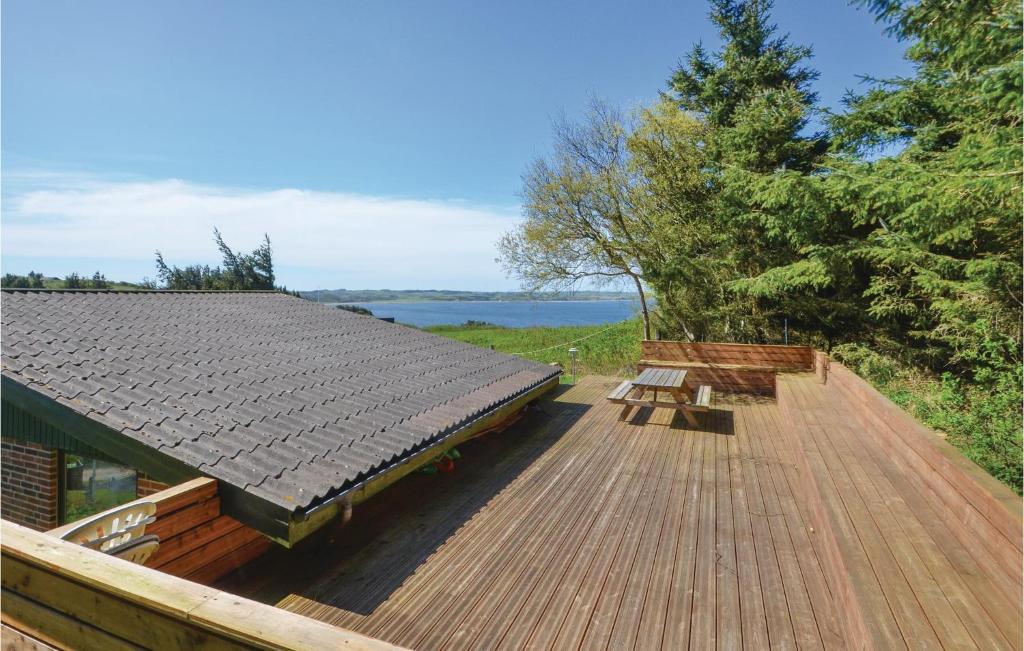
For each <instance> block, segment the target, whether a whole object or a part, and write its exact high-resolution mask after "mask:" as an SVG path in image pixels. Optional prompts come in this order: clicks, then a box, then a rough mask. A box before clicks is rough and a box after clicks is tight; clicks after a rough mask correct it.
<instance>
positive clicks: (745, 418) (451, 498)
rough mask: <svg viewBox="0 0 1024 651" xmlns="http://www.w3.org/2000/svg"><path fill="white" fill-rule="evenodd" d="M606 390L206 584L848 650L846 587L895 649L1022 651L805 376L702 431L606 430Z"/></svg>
mask: <svg viewBox="0 0 1024 651" xmlns="http://www.w3.org/2000/svg"><path fill="white" fill-rule="evenodd" d="M618 383H619V380H617V379H611V378H587V379H585V380H584V381H582V382H581V383H580V384H579V385H577V386H575V387H572V388H569V389H567V390H564V391H563V392H562V393H561V394H560V395H558V396H557V397H555V398H554V399H550V400H546V401H545V402H543V403H542V405H541V407H540V409H539V410H538V412H537V413H534V414H533V415H529V416H527V417H526V418H524V419H523V420H522V421H521V422H520V423H519V424H517V425H516V426H514V427H513V428H511V429H510V430H507V431H506V432H504V433H501V434H497V435H490V436H487V437H483V438H481V439H478V440H476V441H472V442H470V443H468V444H466V445H464V446H462V447H461V448H460V450H461V452H462V453H463V459H462V460H460V461H459V463H458V467H457V470H456V472H455V473H454V474H451V475H414V476H411V477H409V478H407V479H406V480H403V482H401V483H400V484H399V485H396V486H395V487H393V488H392V489H390V490H388V491H386V492H385V493H382V494H381V495H379V496H377V497H376V498H374V499H373V500H371V501H369V502H367V503H366V504H363V505H361V506H360V507H359V508H357V509H356V512H355V514H354V516H353V519H352V521H351V522H350V523H349V524H348V525H347V526H346V527H344V528H342V529H338V530H336V531H334V532H332V533H331V534H330V535H328V534H326V533H325V534H324V535H323V536H322V538H321V539H319V540H316V541H311V543H310V544H309V545H306V546H304V547H300V548H297V549H294V550H291V551H284V550H281V551H279V552H274V553H271V554H269V555H267V556H265V557H263V558H262V559H259V560H257V561H256V562H254V563H252V564H250V565H248V566H246V567H243V568H242V569H241V570H239V571H238V572H236V573H235V574H233V575H231V576H229V577H227V578H225V579H224V580H222V581H221V582H220V583H219V584H218V587H219V588H222V589H224V590H227V591H230V592H233V593H235V594H239V595H242V596H245V597H249V598H252V599H256V600H257V601H262V602H264V603H269V604H276V605H277V606H279V607H280V608H283V609H286V610H289V611H293V612H295V613H300V614H303V615H307V616H309V617H312V618H315V619H318V620H321V621H324V622H328V623H331V624H334V625H337V626H341V627H344V628H347V629H351V630H353V631H358V632H360V633H363V634H366V635H369V636H372V637H376V638H380V639H383V640H386V641H389V642H392V643H395V644H398V645H401V646H406V647H410V648H417V649H420V648H422V649H440V648H461V649H491V648H508V649H518V648H526V647H529V648H554V649H566V648H587V649H590V648H608V649H629V648H636V649H653V648H665V649H683V648H708V649H710V648H722V649H736V648H750V649H761V648H767V647H769V646H773V647H776V646H777V647H785V648H794V647H798V646H799V647H804V648H842V647H845V646H847V643H846V640H847V639H848V638H849V637H850V633H849V628H850V627H849V624H848V622H846V621H844V620H846V619H849V618H850V617H851V613H850V612H846V611H845V609H846V608H847V607H853V606H849V603H850V599H853V598H854V597H856V598H857V599H858V600H857V601H856V604H857V605H856V607H857V608H859V609H861V611H863V610H864V609H865V608H869V607H870V608H875V609H877V612H875V610H869V612H861V613H860V614H861V616H862V617H863V619H864V620H867V621H869V622H872V624H873V623H874V622H876V621H877V622H880V623H881V624H880V625H882V626H885V627H886V628H885V629H884V631H885V633H886V636H885V637H884V638H882V639H884V640H885V641H886V642H888V643H891V645H890V648H895V647H897V646H920V645H921V644H924V645H928V646H939V645H944V646H950V647H953V646H956V647H961V648H963V647H982V648H1015V647H1017V648H1019V645H1020V638H1021V626H1020V616H1019V607H1018V608H1015V606H1014V604H1013V603H1012V602H1011V600H1010V599H1009V597H1008V595H1007V594H1006V593H1005V590H1004V589H1003V587H1002V586H1000V587H997V588H993V587H992V585H991V582H990V581H989V580H988V579H987V578H986V575H985V572H984V571H983V570H982V569H979V568H978V567H976V564H972V560H971V554H970V550H967V549H965V548H964V546H963V545H962V544H961V543H960V542H958V540H957V539H956V538H955V537H954V536H953V535H952V534H948V533H944V525H943V524H942V521H941V519H940V518H938V517H937V516H936V514H934V513H933V512H932V511H930V510H929V509H930V508H931V507H930V506H929V503H928V502H927V501H926V500H924V498H922V497H921V496H920V495H917V493H916V491H915V489H914V488H913V487H911V486H909V485H908V484H907V482H906V481H902V480H901V476H900V474H899V472H898V471H897V469H896V468H895V467H894V466H891V464H889V463H887V460H886V458H885V455H884V454H883V453H881V452H879V451H878V450H875V449H874V448H872V447H870V446H861V447H858V445H857V431H856V426H855V425H853V423H854V420H853V419H852V418H851V416H850V414H848V413H845V412H844V411H843V410H841V409H835V408H834V407H832V406H830V405H829V404H828V397H827V396H826V395H825V394H824V393H823V387H822V386H821V385H820V384H817V382H816V380H815V379H814V376H813V375H812V374H809V373H808V374H800V375H790V376H783V377H782V378H780V383H779V391H780V402H779V404H777V403H776V401H775V400H774V399H770V398H759V397H749V396H747V397H743V396H729V395H722V394H719V393H718V392H716V394H715V398H714V401H713V403H712V409H711V411H709V412H708V413H707V414H706V415H705V417H704V418H701V421H702V423H701V426H700V427H698V428H692V427H690V426H688V425H686V422H685V420H684V419H683V418H682V417H681V416H680V415H679V414H676V413H674V412H671V411H669V410H657V411H654V412H652V411H651V410H650V409H641V410H639V411H638V412H636V413H634V415H633V418H632V419H631V420H630V421H629V422H620V421H618V420H617V415H618V411H619V407H618V406H616V405H612V404H609V403H607V402H606V401H605V399H604V398H605V396H606V395H607V394H608V392H609V391H610V390H611V389H613V388H614V387H615V386H616V385H617V384H618ZM782 391H786V392H788V393H787V396H786V398H785V401H784V400H783V397H782V396H781V392H782ZM780 404H781V405H782V406H784V407H787V408H788V409H790V411H789V412H787V411H785V410H784V409H780ZM793 407H798V408H799V410H801V411H800V413H801V414H805V415H806V422H803V423H801V424H800V427H799V430H800V431H796V429H795V428H794V426H793V425H792V421H790V420H787V419H788V418H792V408H793ZM812 449H813V454H814V456H813V459H811V461H813V463H815V464H817V463H818V462H819V460H820V462H821V464H822V466H821V467H820V468H819V467H817V466H816V467H813V468H809V467H808V465H807V463H808V457H809V454H808V450H812ZM794 450H799V451H800V453H799V454H800V457H799V458H797V457H795V456H794ZM823 469H827V470H829V471H830V474H829V477H830V478H831V479H830V480H832V481H834V482H835V484H834V488H835V489H836V490H837V492H836V494H834V495H833V494H829V495H827V496H825V498H827V499H828V500H829V503H830V504H831V505H832V506H834V507H835V508H837V509H841V511H842V513H843V514H848V515H849V517H851V518H852V519H853V520H855V522H854V524H853V528H854V530H852V531H846V532H841V533H843V534H844V535H847V536H848V538H846V539H844V541H845V542H844V544H845V546H846V547H845V548H843V549H840V550H839V553H842V554H845V555H846V556H844V557H843V558H847V557H852V558H853V559H854V560H855V561H857V562H861V563H862V564H861V565H859V566H857V568H858V571H859V572H861V573H862V574H863V576H861V577H860V578H859V579H858V580H860V581H861V582H862V583H864V585H858V586H855V588H856V589H857V590H855V591H854V592H853V593H852V594H853V595H854V597H850V596H849V595H848V594H847V593H849V592H850V590H851V588H850V587H849V586H846V585H845V584H843V585H837V579H836V578H835V577H836V576H837V574H836V572H835V568H836V565H835V563H836V549H835V543H834V541H832V540H831V539H830V540H826V539H825V534H824V532H822V530H821V528H819V527H816V526H815V523H816V522H817V521H818V518H820V517H822V514H823V512H822V511H821V510H820V505H821V502H822V499H823V498H822V497H821V496H820V495H819V494H818V493H815V494H816V495H818V497H817V498H816V499H807V497H808V492H807V491H808V490H811V489H813V490H816V491H818V490H821V489H820V488H815V487H814V486H813V484H809V474H808V473H811V472H816V471H822V470H823ZM825 515H826V516H827V515H828V514H827V513H826V514H825ZM829 533H830V535H831V533H832V532H829ZM851 555H852V556H851ZM849 562H850V561H847V564H849ZM840 576H841V575H840ZM830 577H832V578H830ZM1010 585H1011V586H1012V581H1011V582H1010ZM1019 587H1020V586H1019V584H1018V585H1017V589H1018V591H1019ZM869 597H870V598H872V599H874V601H870V602H866V601H865V599H866V598H869ZM836 604H839V605H838V606H837V605H836ZM865 604H867V605H865ZM1014 617H1016V621H1014ZM890 624H891V626H890ZM867 637H868V638H869V640H874V641H875V642H877V641H878V639H879V638H877V637H872V636H871V635H868V636H867Z"/></svg>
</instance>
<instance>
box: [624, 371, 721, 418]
mask: <svg viewBox="0 0 1024 651" xmlns="http://www.w3.org/2000/svg"><path fill="white" fill-rule="evenodd" d="M635 389H636V387H634V385H633V381H632V380H623V381H622V383H620V384H619V386H617V387H615V389H613V390H612V392H611V393H609V394H608V401H609V402H612V403H614V404H617V405H625V406H626V408H627V409H624V410H623V413H622V415H621V416H620V419H621V420H625V418H626V417H627V416H628V414H629V409H630V408H632V407H651V408H654V409H657V408H664V409H675V410H676V411H678V412H680V413H682V414H683V417H684V418H686V421H687V422H688V423H689V424H690V425H697V421H696V419H694V417H693V412H706V411H708V410H709V409H710V408H711V387H710V386H708V385H706V384H705V385H701V386H699V387H697V391H696V395H695V397H694V400H693V401H692V402H679V401H676V400H672V401H668V400H658V399H657V397H655V398H654V399H653V400H650V399H646V398H632V397H630V394H632V393H633V392H634V391H635Z"/></svg>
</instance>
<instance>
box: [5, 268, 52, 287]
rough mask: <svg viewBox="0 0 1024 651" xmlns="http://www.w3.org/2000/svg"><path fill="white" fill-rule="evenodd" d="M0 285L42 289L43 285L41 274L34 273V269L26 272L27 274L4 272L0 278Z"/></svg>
mask: <svg viewBox="0 0 1024 651" xmlns="http://www.w3.org/2000/svg"><path fill="white" fill-rule="evenodd" d="M0 286H2V287H18V288H23V289H42V288H43V287H44V285H43V274H41V273H36V272H35V271H30V272H28V275H27V276H19V275H17V274H4V276H3V278H2V279H0Z"/></svg>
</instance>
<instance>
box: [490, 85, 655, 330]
mask: <svg viewBox="0 0 1024 651" xmlns="http://www.w3.org/2000/svg"><path fill="white" fill-rule="evenodd" d="M628 136H629V125H628V124H627V123H626V121H625V120H624V119H623V116H622V115H621V114H620V113H619V112H618V111H616V110H615V109H613V108H611V107H609V106H608V105H606V104H604V103H602V102H600V101H597V100H592V101H591V104H590V107H589V110H588V111H587V114H586V116H585V118H584V119H583V120H582V121H581V122H572V121H570V120H567V119H565V118H563V119H561V120H560V121H559V122H558V123H556V125H555V129H554V140H555V142H554V148H553V152H552V154H551V155H550V156H549V157H548V158H546V159H545V158H542V159H539V160H537V161H536V162H534V163H533V165H532V166H530V168H529V169H528V170H527V172H526V173H525V174H524V175H523V199H524V206H523V209H524V213H525V217H526V219H525V220H524V221H523V222H522V223H521V224H519V225H518V226H517V227H516V228H515V229H513V230H512V231H510V232H508V233H506V234H505V236H504V237H503V238H502V239H501V241H500V242H499V243H498V249H499V254H500V260H501V262H502V264H503V265H504V267H505V269H506V270H507V271H508V272H509V273H511V274H513V275H515V276H516V277H518V278H519V279H520V280H521V281H522V283H523V285H524V287H526V288H527V289H529V290H539V289H542V288H547V289H566V288H571V287H574V286H576V285H577V284H578V283H580V282H581V281H583V280H590V281H591V282H594V283H596V284H597V285H602V284H608V283H611V282H614V281H616V280H627V281H629V282H631V283H632V285H633V286H634V287H635V288H636V292H637V296H638V297H639V299H640V307H641V311H642V314H643V320H644V336H645V337H647V338H648V339H650V338H651V324H650V314H649V312H648V307H647V296H646V290H645V283H644V272H643V265H642V263H641V261H642V260H643V257H644V256H645V255H647V254H648V253H649V249H650V247H648V246H647V245H646V244H647V242H649V240H650V235H651V231H652V226H651V224H650V223H649V222H648V221H647V220H646V219H645V218H644V217H643V216H642V215H641V214H638V211H636V210H634V209H633V204H632V196H633V188H634V186H635V185H636V184H637V183H638V179H637V177H636V175H635V174H634V172H633V171H632V170H631V165H630V164H629V153H628V148H627V139H628Z"/></svg>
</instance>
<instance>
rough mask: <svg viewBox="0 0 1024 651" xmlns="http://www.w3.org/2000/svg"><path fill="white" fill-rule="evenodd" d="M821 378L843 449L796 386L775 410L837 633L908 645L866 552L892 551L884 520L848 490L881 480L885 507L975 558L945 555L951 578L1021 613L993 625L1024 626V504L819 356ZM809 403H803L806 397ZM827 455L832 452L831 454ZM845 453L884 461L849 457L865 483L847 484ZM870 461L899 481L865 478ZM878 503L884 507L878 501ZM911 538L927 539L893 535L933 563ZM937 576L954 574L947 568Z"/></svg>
mask: <svg viewBox="0 0 1024 651" xmlns="http://www.w3.org/2000/svg"><path fill="white" fill-rule="evenodd" d="M814 370H815V372H816V375H817V380H818V381H819V382H821V383H823V384H824V385H825V386H824V387H823V388H822V391H823V392H824V394H823V395H824V397H825V398H827V401H828V402H833V403H835V404H836V405H843V407H844V408H843V409H842V412H841V413H842V418H848V419H849V423H848V424H847V425H846V427H848V428H850V430H851V431H853V432H855V436H853V437H852V438H847V439H845V440H844V439H842V437H841V436H839V435H829V434H827V433H826V430H827V429H828V428H829V424H828V423H829V421H828V420H827V419H828V416H827V415H825V416H822V415H820V414H818V413H817V412H805V411H804V410H803V409H802V408H801V398H800V397H798V394H797V393H794V391H796V390H795V389H793V387H792V385H788V384H787V385H785V386H786V388H785V389H783V390H781V391H780V393H779V395H778V404H779V409H780V411H781V413H782V414H783V416H784V417H785V419H786V421H787V426H786V427H785V428H784V431H785V433H786V435H787V438H788V439H789V444H790V446H791V449H792V450H793V451H794V455H793V461H794V466H795V469H796V474H795V478H796V480H797V482H798V485H799V488H800V491H801V493H802V494H803V496H804V499H805V500H806V508H807V517H808V523H809V525H810V526H811V527H812V531H814V532H815V536H814V539H815V540H816V543H815V544H816V546H817V547H818V552H819V554H820V559H821V563H822V567H823V569H824V570H825V572H826V575H827V576H828V579H829V585H830V588H831V590H832V595H833V601H834V603H835V605H836V607H837V610H838V611H839V613H840V615H841V618H840V621H839V622H838V624H839V626H840V627H841V628H842V629H843V634H844V637H845V638H846V640H847V643H848V645H849V646H851V647H855V648H891V647H892V646H893V644H894V640H895V641H899V644H902V641H901V640H902V637H901V632H900V631H899V630H898V627H897V625H896V624H895V620H894V619H893V615H891V614H889V610H888V609H889V605H886V599H887V598H888V597H887V596H884V595H883V592H884V591H883V590H882V589H881V588H880V587H879V586H880V585H881V583H882V582H885V580H886V578H887V577H885V576H879V575H878V574H877V568H875V569H874V570H873V569H872V562H873V561H872V560H871V557H870V555H869V554H868V552H867V551H866V550H867V549H868V548H871V549H873V550H875V552H874V553H878V552H879V550H883V552H882V556H884V549H885V548H884V547H881V546H879V542H880V541H883V540H884V538H883V537H882V534H881V533H878V532H880V531H881V529H880V528H879V529H877V531H876V530H875V529H873V527H874V528H877V527H880V526H881V525H880V524H879V521H878V520H877V517H878V516H877V515H876V514H871V513H869V512H868V511H867V510H866V509H867V507H866V506H865V504H864V503H862V502H861V501H860V499H861V498H862V497H863V495H862V494H860V493H861V491H860V490H853V491H844V486H847V485H849V483H850V482H854V481H856V478H869V479H871V477H874V479H872V480H871V482H870V486H871V487H873V488H872V489H871V490H875V491H879V490H883V488H882V487H889V490H891V491H893V492H892V493H884V495H885V499H886V500H887V502H886V503H892V504H899V503H903V504H904V507H903V508H908V507H906V506H905V504H907V503H909V504H914V505H916V506H917V507H918V508H920V509H921V512H922V513H925V515H922V516H921V517H925V518H931V519H932V521H934V522H935V523H936V524H937V525H938V528H939V529H941V530H942V531H943V532H949V534H952V536H953V537H954V539H955V540H956V541H958V543H959V545H961V546H962V548H963V549H964V550H969V557H968V558H959V557H956V556H955V554H959V553H960V552H957V551H956V550H955V549H954V551H950V552H948V553H950V554H954V556H951V557H950V558H951V561H950V562H949V564H948V568H952V567H954V566H956V567H957V568H958V569H957V571H958V572H962V573H963V574H967V575H970V576H971V577H972V580H976V581H978V582H980V583H981V585H982V586H984V587H982V588H976V589H980V590H991V591H993V592H991V594H993V595H997V594H1001V595H1002V599H1001V600H1000V601H999V602H998V603H1001V604H1010V605H1011V606H1009V608H1010V609H1012V608H1013V607H1014V606H1015V607H1016V611H1015V612H1013V613H1009V614H1008V613H1007V612H1005V611H1001V612H999V613H995V612H994V611H993V612H992V613H990V614H992V616H993V618H995V617H996V615H997V614H998V617H999V618H1000V620H999V621H1001V622H1003V623H1005V622H1007V621H1010V622H1012V621H1016V622H1019V621H1020V618H1021V616H1022V614H1024V613H1022V605H1021V600H1020V590H1021V585H1022V562H1021V559H1022V535H1024V534H1022V529H1024V523H1022V517H1021V498H1020V497H1019V496H1017V495H1016V494H1015V493H1014V492H1013V491H1012V490H1010V488H1008V487H1007V486H1005V485H1003V484H1001V483H1000V482H998V481H997V480H996V479H994V478H993V477H992V476H990V475H989V474H987V473H986V472H985V471H984V470H982V469H981V468H980V467H978V466H977V465H976V464H974V463H973V462H971V461H970V460H968V459H967V458H966V457H964V456H963V454H961V453H960V452H959V451H957V450H956V449H955V448H954V447H953V446H951V445H950V444H948V443H947V442H946V441H944V440H943V439H942V438H941V437H940V436H939V435H938V434H937V433H936V432H934V431H932V430H930V429H928V428H927V427H925V426H924V425H922V424H920V423H919V422H917V421H916V420H915V419H914V418H913V416H911V415H910V414H908V413H907V412H905V411H904V410H902V409H900V407H898V406H897V405H896V404H894V403H893V402H892V401H890V400H889V399H888V398H886V397H885V396H883V395H882V394H881V393H879V392H878V391H877V390H876V389H874V388H873V387H872V386H871V385H870V384H868V383H867V382H866V381H865V380H863V379H862V378H860V377H858V376H857V375H856V374H854V373H853V372H852V371H850V370H849V369H847V368H846V367H845V366H843V365H842V364H840V363H838V362H835V361H831V360H829V359H828V358H827V356H825V355H824V354H820V353H819V354H817V355H816V359H815V369H814ZM803 395H804V399H806V396H807V395H808V394H807V393H806V392H804V393H803ZM826 413H827V410H826ZM837 439H838V440H841V443H840V447H835V446H836V440H837ZM830 445H831V446H833V447H831V448H829V446H830ZM844 445H845V446H853V445H855V446H857V449H858V450H859V451H863V450H876V451H877V452H875V453H868V454H867V455H862V456H866V457H867V458H868V459H869V460H868V461H865V460H864V459H863V458H862V457H856V456H851V457H850V459H856V462H855V463H851V465H856V466H857V467H858V470H857V472H858V473H862V474H853V473H851V474H850V475H847V474H846V471H845V466H844V465H843V463H842V461H843V458H842V457H839V456H836V455H837V454H838V452H837V451H838V450H840V449H841V446H844ZM847 449H851V450H852V449H853V448H852V447H850V448H847ZM872 454H874V459H876V460H877V459H879V458H884V459H885V461H886V463H887V464H888V463H891V464H892V466H893V467H895V469H896V470H897V471H898V473H897V474H893V475H886V474H885V473H884V472H878V474H877V475H873V476H872V475H869V474H867V473H868V471H867V470H865V468H876V466H873V465H871V464H872V463H877V461H874V462H872V461H870V459H871V457H872ZM828 459H832V460H831V461H829V460H828ZM862 463H863V464H865V465H863V466H862V465H860V464H862ZM839 468H844V470H842V471H840V470H837V469H839ZM837 473H838V474H840V475H842V476H843V477H845V479H844V480H843V481H845V482H847V484H843V483H840V482H838V481H837V479H836V475H837ZM892 477H897V480H895V481H894V480H893V479H892ZM876 481H877V484H876V483H875V482H876ZM865 490H866V491H867V492H868V494H871V492H870V490H868V489H865ZM900 491H902V492H900ZM859 494H860V495H859ZM858 495H859V497H858ZM874 495H875V497H876V499H878V494H877V493H875V494H874ZM851 504H852V505H854V506H853V507H851V506H850V505H851ZM894 512H895V511H894ZM889 517H891V514H889ZM909 531H914V532H915V533H914V534H913V535H918V536H924V535H926V534H922V533H921V531H922V530H921V529H914V528H913V527H912V526H911V524H909V523H905V524H901V527H900V528H898V529H896V534H894V535H896V536H905V537H906V539H907V540H910V541H912V544H913V545H914V547H913V548H914V549H915V553H921V554H927V553H928V551H927V550H928V549H929V547H928V545H934V543H933V542H932V541H931V540H930V539H927V538H922V540H921V541H920V542H918V541H917V540H916V539H914V538H912V536H911V534H910V533H907V532H909ZM876 536H877V537H876ZM885 544H889V543H885ZM951 549H952V548H951ZM943 553H947V552H943ZM894 558H896V557H895V556H894ZM900 558H901V559H902V558H903V557H900ZM929 558H931V557H929ZM893 563H898V561H895V560H894V561H893ZM907 563H908V565H907V566H906V567H917V566H916V565H914V564H913V563H914V561H913V560H910V561H907ZM939 566H940V567H941V568H947V565H945V564H941V563H940V564H939ZM942 571H943V572H950V573H951V572H953V570H952V569H943V570H942ZM950 575H951V574H950ZM972 589H975V588H972ZM986 607H988V606H986ZM879 613H882V614H879ZM965 621H966V620H965ZM1017 639H1018V640H1019V633H1018V634H1017ZM1011 641H1012V636H1011Z"/></svg>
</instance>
